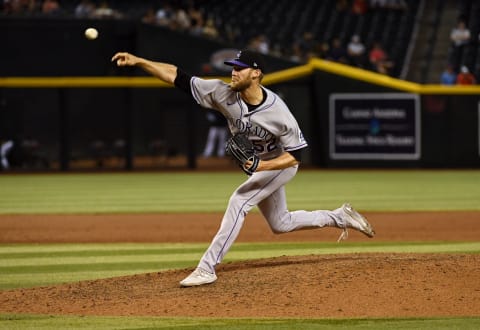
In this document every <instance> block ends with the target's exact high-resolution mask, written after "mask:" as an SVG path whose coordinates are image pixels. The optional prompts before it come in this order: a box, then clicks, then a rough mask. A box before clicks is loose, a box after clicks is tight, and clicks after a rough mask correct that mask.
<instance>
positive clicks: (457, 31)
mask: <svg viewBox="0 0 480 330" xmlns="http://www.w3.org/2000/svg"><path fill="white" fill-rule="evenodd" d="M450 40H451V41H452V45H453V47H456V48H458V47H462V46H465V45H466V44H468V43H469V42H470V30H469V29H468V28H467V25H466V23H465V21H463V20H460V21H458V23H457V26H455V27H454V28H453V29H452V31H451V32H450Z"/></svg>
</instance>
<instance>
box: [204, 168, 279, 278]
mask: <svg viewBox="0 0 480 330" xmlns="http://www.w3.org/2000/svg"><path fill="white" fill-rule="evenodd" d="M282 172H283V171H265V172H258V173H255V174H253V175H252V176H251V177H250V178H249V179H248V180H247V181H245V182H244V183H243V184H242V185H241V186H240V187H238V189H237V190H236V191H235V192H234V193H233V195H232V197H230V200H229V203H228V207H227V210H226V211H225V214H224V216H223V219H222V224H221V226H220V229H219V230H218V232H217V234H216V235H215V237H214V238H213V240H212V243H211V244H210V246H209V247H208V249H207V251H206V252H205V254H204V255H203V257H202V259H201V260H200V262H199V264H198V267H200V268H203V269H205V270H207V271H209V272H212V273H213V272H215V266H216V265H217V264H219V263H220V262H221V261H222V260H223V257H224V256H225V254H226V253H227V252H228V250H229V249H230V247H231V246H232V244H233V242H234V241H235V239H236V238H237V237H238V234H239V233H240V229H241V228H242V226H243V222H244V220H245V216H246V215H247V213H248V212H249V211H250V210H251V209H252V207H254V206H255V205H258V203H260V202H261V201H262V200H263V199H265V198H266V197H267V196H269V195H271V194H272V192H273V191H275V190H277V189H278V188H279V187H280V186H282V185H284V184H285V182H284V181H285V178H282V175H281V174H282Z"/></svg>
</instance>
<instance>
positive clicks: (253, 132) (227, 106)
mask: <svg viewBox="0 0 480 330" xmlns="http://www.w3.org/2000/svg"><path fill="white" fill-rule="evenodd" d="M190 87H191V92H192V96H193V98H194V99H195V100H196V101H197V103H198V104H200V105H201V106H203V107H205V108H211V109H216V110H218V111H220V112H221V113H222V114H223V115H224V116H225V117H226V118H227V120H228V124H229V128H230V131H231V132H232V134H236V133H247V134H248V136H249V139H250V140H251V141H252V142H253V143H254V145H255V147H256V150H257V153H258V155H259V157H260V158H261V159H263V160H268V159H272V158H275V157H278V156H279V155H281V154H282V153H283V152H284V151H295V150H299V149H302V148H305V147H306V146H307V142H306V141H305V139H304V137H303V134H302V132H301V130H300V128H299V126H298V123H297V121H296V120H295V118H294V116H293V115H292V113H291V112H290V110H289V109H288V107H287V106H286V105H285V103H284V102H283V101H282V100H281V99H280V97H279V96H278V95H276V94H275V93H273V92H272V91H270V90H268V89H266V88H264V87H262V88H263V90H264V91H265V93H266V99H265V101H264V102H263V103H262V104H261V105H260V106H259V107H257V108H256V109H254V110H253V111H250V112H249V111H248V107H247V104H245V102H244V101H243V100H242V99H241V98H240V95H239V93H238V92H235V91H233V90H231V89H230V87H229V85H228V84H226V83H224V82H223V81H221V80H217V79H211V80H204V79H200V78H198V77H192V78H191V80H190ZM297 170H298V165H296V166H292V167H289V168H286V169H282V170H272V171H260V172H255V173H254V174H253V175H251V176H249V177H248V179H247V180H246V181H245V182H244V183H243V184H241V185H240V186H239V187H238V188H237V189H236V190H235V192H234V193H233V194H232V196H231V197H230V200H229V203H228V207H227V210H226V211H225V214H224V217H223V220H222V223H221V226H220V229H219V230H218V232H217V234H216V235H215V237H214V239H213V241H212V243H211V244H210V246H209V247H208V249H207V251H206V252H205V254H204V255H203V257H202V259H201V260H200V262H199V264H198V267H200V268H203V269H205V270H207V271H209V272H212V273H215V266H216V265H217V264H219V263H220V262H221V261H222V259H223V257H224V256H225V254H226V253H227V252H228V250H229V249H230V247H231V246H232V244H233V242H234V241H235V239H236V238H237V236H238V234H239V233H240V229H241V228H242V225H243V222H244V219H245V216H246V215H247V213H248V212H249V211H250V210H251V209H252V208H253V207H254V206H255V205H257V206H258V208H259V209H260V211H261V212H262V214H263V216H264V217H265V219H266V220H267V222H268V224H269V225H270V228H271V230H272V231H273V232H274V233H286V232H290V231H295V230H299V229H305V228H315V227H317V228H318V227H324V226H338V224H341V223H342V222H343V220H342V218H341V217H340V214H341V212H340V210H339V209H337V210H334V211H327V210H316V211H303V210H302V211H294V212H290V211H288V209H287V201H286V196H285V185H286V184H287V183H288V182H289V181H290V180H291V179H292V178H293V177H294V176H295V174H296V173H297Z"/></svg>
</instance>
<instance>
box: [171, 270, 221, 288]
mask: <svg viewBox="0 0 480 330" xmlns="http://www.w3.org/2000/svg"><path fill="white" fill-rule="evenodd" d="M216 280H217V275H215V273H210V272H207V271H206V270H205V269H203V268H200V267H197V269H195V270H194V271H193V272H192V273H191V274H190V275H188V276H187V277H186V278H185V279H183V280H182V281H181V282H180V285H181V286H197V285H203V284H210V283H213V282H215V281H216Z"/></svg>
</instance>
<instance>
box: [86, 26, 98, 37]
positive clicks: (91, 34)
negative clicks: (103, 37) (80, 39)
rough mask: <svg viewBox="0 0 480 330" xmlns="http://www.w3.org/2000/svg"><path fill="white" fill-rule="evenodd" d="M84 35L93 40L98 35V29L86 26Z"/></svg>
mask: <svg viewBox="0 0 480 330" xmlns="http://www.w3.org/2000/svg"><path fill="white" fill-rule="evenodd" d="M85 37H86V38H87V39H89V40H95V39H97V37H98V31H97V29H95V28H88V29H86V30H85Z"/></svg>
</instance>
